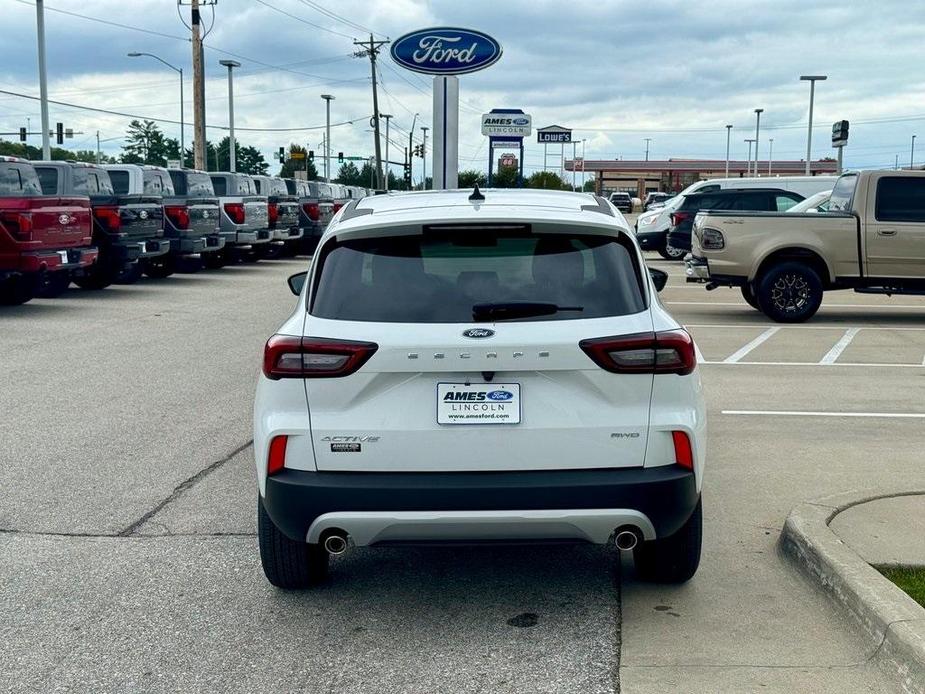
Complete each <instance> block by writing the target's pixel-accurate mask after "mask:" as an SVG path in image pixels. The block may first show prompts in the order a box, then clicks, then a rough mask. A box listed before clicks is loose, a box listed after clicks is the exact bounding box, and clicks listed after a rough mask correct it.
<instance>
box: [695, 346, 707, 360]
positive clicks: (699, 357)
mask: <svg viewBox="0 0 925 694" xmlns="http://www.w3.org/2000/svg"><path fill="white" fill-rule="evenodd" d="M694 356H695V357H696V358H697V363H698V364H704V363H706V362H704V359H703V352H701V351H700V347H698V346H697V343H696V342H694Z"/></svg>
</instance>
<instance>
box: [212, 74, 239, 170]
mask: <svg viewBox="0 0 925 694" xmlns="http://www.w3.org/2000/svg"><path fill="white" fill-rule="evenodd" d="M218 64H219V65H224V66H225V67H227V68H228V170H229V171H231V173H234V172H235V165H236V162H235V154H236V152H235V149H236V146H235V141H234V77H233V76H232V70H233V69H234V68H236V67H241V63H239V62H238V61H236V60H219V61H218ZM215 156H216V157H217V156H218V149H217V148H216V150H215Z"/></svg>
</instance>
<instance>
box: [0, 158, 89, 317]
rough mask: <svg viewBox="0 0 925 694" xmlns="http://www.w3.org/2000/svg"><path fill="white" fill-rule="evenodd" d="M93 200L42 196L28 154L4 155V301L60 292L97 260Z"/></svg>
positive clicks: (0, 165) (0, 210)
mask: <svg viewBox="0 0 925 694" xmlns="http://www.w3.org/2000/svg"><path fill="white" fill-rule="evenodd" d="M91 224H92V222H91V218H90V200H89V198H86V197H81V196H57V195H42V188H41V186H40V185H39V179H38V176H36V173H35V169H34V168H33V167H32V165H31V164H30V163H29V162H28V161H26V160H25V159H19V158H17V157H6V156H0V305H7V306H10V305H15V304H22V303H25V302H27V301H29V300H30V299H32V298H33V297H35V296H36V295H38V294H39V293H41V294H42V295H43V296H54V295H56V294H60V293H61V292H62V291H64V290H65V289H67V286H68V285H69V284H70V283H71V277H72V275H73V274H75V273H81V272H83V271H84V270H85V269H86V268H88V267H89V266H91V265H92V264H93V263H94V262H96V259H97V255H98V253H97V249H96V248H93V247H92V246H91V245H90V243H91V236H92V233H93V232H92V226H91Z"/></svg>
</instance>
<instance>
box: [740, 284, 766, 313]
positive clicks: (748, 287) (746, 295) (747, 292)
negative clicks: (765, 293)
mask: <svg viewBox="0 0 925 694" xmlns="http://www.w3.org/2000/svg"><path fill="white" fill-rule="evenodd" d="M740 289H741V290H742V298H743V299H745V303H746V304H748V305H749V306H751V307H752V308H753V309H757V310H758V311H760V310H761V307H760V306H759V305H758V297H757V296H755V285H754V284H752V283H751V282H746V283H745V284H743V285H742V286H741V287H740Z"/></svg>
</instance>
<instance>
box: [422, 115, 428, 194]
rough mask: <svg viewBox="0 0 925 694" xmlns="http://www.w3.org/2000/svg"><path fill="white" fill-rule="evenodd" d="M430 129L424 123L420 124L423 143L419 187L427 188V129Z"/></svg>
mask: <svg viewBox="0 0 925 694" xmlns="http://www.w3.org/2000/svg"><path fill="white" fill-rule="evenodd" d="M428 130H430V128H428V127H427V126H426V125H422V126H421V132H422V133H424V144H422V145H421V166H422V167H424V181H423V182H422V183H421V189H422V190H427V131H428Z"/></svg>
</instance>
